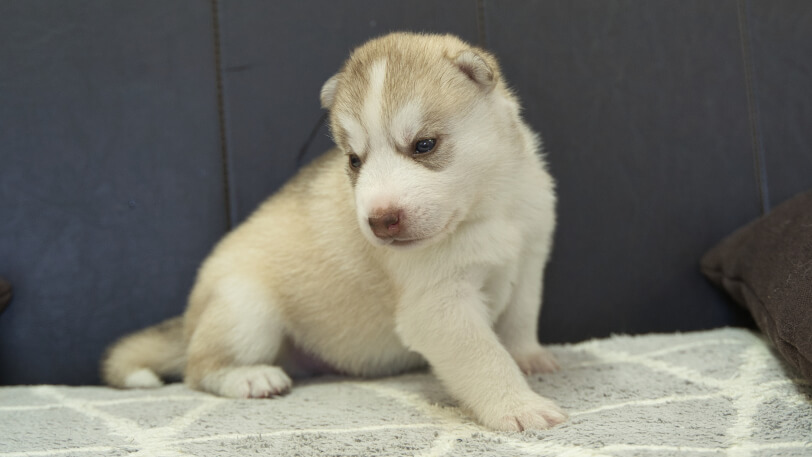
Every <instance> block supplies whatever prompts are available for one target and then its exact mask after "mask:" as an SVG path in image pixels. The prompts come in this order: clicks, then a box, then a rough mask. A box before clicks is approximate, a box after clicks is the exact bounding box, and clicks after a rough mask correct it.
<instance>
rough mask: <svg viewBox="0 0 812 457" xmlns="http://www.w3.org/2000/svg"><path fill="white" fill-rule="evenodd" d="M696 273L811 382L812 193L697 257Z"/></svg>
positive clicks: (749, 225) (797, 196)
mask: <svg viewBox="0 0 812 457" xmlns="http://www.w3.org/2000/svg"><path fill="white" fill-rule="evenodd" d="M701 269H702V272H703V273H704V274H705V275H706V276H707V277H708V278H709V279H710V280H711V281H712V282H714V283H716V284H717V285H719V286H721V287H722V288H724V289H725V290H726V291H727V292H728V293H729V294H730V296H731V297H733V299H734V300H735V301H736V302H738V303H739V304H741V305H743V306H744V307H746V308H747V309H748V310H749V311H750V313H751V314H752V316H753V318H754V319H755V321H756V323H757V324H758V326H759V328H760V329H761V330H762V331H763V332H764V333H765V334H766V335H767V337H768V338H769V339H770V341H772V342H773V344H775V347H776V348H777V349H778V351H779V352H780V353H781V355H783V356H784V357H785V358H786V359H787V361H788V362H789V363H790V365H792V366H793V367H795V368H796V369H797V370H798V371H799V372H801V373H802V374H803V375H804V376H805V377H806V378H807V379H808V380H812V191H808V192H805V193H801V194H799V195H796V196H795V197H793V198H791V199H790V200H788V201H786V202H784V203H783V204H781V205H780V206H778V207H776V208H775V209H774V210H773V211H772V212H770V213H769V214H767V215H765V216H764V217H762V218H760V219H757V220H755V221H753V222H752V223H750V224H748V225H746V226H744V227H742V228H741V229H739V230H737V231H736V232H734V233H733V234H732V235H730V236H729V237H727V238H725V239H724V240H723V241H722V242H720V243H719V244H718V245H717V246H715V247H714V248H713V249H711V250H710V251H709V252H708V253H707V254H706V255H705V256H704V257H703V258H702V260H701Z"/></svg>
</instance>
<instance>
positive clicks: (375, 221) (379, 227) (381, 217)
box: [369, 210, 401, 239]
mask: <svg viewBox="0 0 812 457" xmlns="http://www.w3.org/2000/svg"><path fill="white" fill-rule="evenodd" d="M400 220H401V215H400V211H398V210H387V211H384V212H382V213H377V214H375V215H373V216H371V217H370V218H369V227H370V228H371V229H372V233H374V234H375V236H377V237H378V238H381V239H387V238H392V237H394V236H395V235H397V234H398V233H400Z"/></svg>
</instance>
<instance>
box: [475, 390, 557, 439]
mask: <svg viewBox="0 0 812 457" xmlns="http://www.w3.org/2000/svg"><path fill="white" fill-rule="evenodd" d="M566 420H567V413H565V412H564V411H563V410H562V409H561V408H559V407H558V406H557V405H556V404H555V403H553V402H552V401H551V400H548V399H546V398H544V397H542V396H540V395H537V394H535V393H531V394H528V395H525V396H522V397H521V398H519V399H517V400H515V401H513V402H509V403H507V404H506V405H501V406H499V407H497V408H494V409H493V410H490V411H488V412H487V413H485V414H480V421H481V422H482V424H483V425H485V426H486V427H490V428H492V429H494V430H501V431H505V432H523V431H525V430H545V429H548V428H550V427H554V426H556V425H558V424H560V423H562V422H565V421H566Z"/></svg>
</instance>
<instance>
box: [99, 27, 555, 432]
mask: <svg viewBox="0 0 812 457" xmlns="http://www.w3.org/2000/svg"><path fill="white" fill-rule="evenodd" d="M321 101H322V105H323V106H324V107H325V108H327V109H329V110H330V126H331V131H332V134H333V137H334V139H335V141H336V143H337V145H338V148H337V149H334V150H331V151H328V152H327V153H325V154H324V155H323V156H322V157H320V158H319V159H317V160H315V161H314V162H313V163H311V164H310V165H308V166H307V167H305V168H304V169H302V170H301V171H300V172H299V173H298V174H297V175H296V176H295V177H294V178H293V179H292V180H291V181H290V182H289V183H288V184H287V185H286V186H285V187H284V188H282V189H281V190H280V191H279V192H278V193H276V194H275V195H274V196H272V197H271V198H270V199H268V200H267V201H266V202H265V203H264V204H263V205H262V206H261V207H260V208H259V209H257V211H256V212H255V213H254V214H253V215H252V216H251V217H250V218H249V219H248V220H246V221H245V222H244V223H243V224H242V225H240V226H239V227H238V228H236V229H235V230H234V231H232V232H231V233H229V234H228V235H227V236H226V237H225V238H224V239H223V240H222V241H221V242H220V243H219V244H218V245H217V246H216V248H215V249H214V251H213V252H212V254H211V255H210V256H209V257H208V259H207V260H206V261H205V262H204V264H203V266H202V267H201V268H200V271H199V274H198V277H197V281H196V283H195V285H194V288H193V290H192V292H191V295H190V298H189V304H188V308H187V310H186V312H185V314H184V315H183V317H182V318H176V319H173V320H170V321H167V322H166V323H164V324H160V325H159V326H156V327H152V328H149V329H146V330H143V331H141V332H139V333H135V334H133V335H130V336H127V337H125V338H123V339H122V340H120V341H119V342H117V343H116V344H115V345H114V346H112V347H111V349H110V350H109V352H108V355H107V356H106V358H105V359H104V361H103V363H102V373H103V378H104V379H105V381H106V382H108V383H109V384H111V385H114V386H119V387H150V386H155V385H160V383H161V381H160V380H159V377H163V378H166V377H172V376H182V377H183V379H184V381H185V382H186V383H187V384H188V385H189V386H191V387H193V388H195V389H200V390H204V391H208V392H211V393H214V394H217V395H222V396H227V397H250V398H257V397H271V396H275V395H278V394H282V393H284V392H285V391H287V390H288V389H290V387H291V385H292V383H291V379H290V377H289V376H288V375H289V374H290V375H294V376H298V375H303V374H307V373H308V372H309V371H312V370H311V369H310V368H311V366H310V365H308V364H306V363H302V362H301V360H300V358H299V357H297V356H296V355H295V354H297V353H299V352H305V353H308V354H311V355H314V356H316V357H318V358H319V359H321V360H322V361H324V362H325V363H326V364H327V365H329V366H331V367H333V368H334V369H335V370H337V371H339V372H343V373H347V374H351V375H360V376H382V375H391V374H394V373H399V372H403V371H404V370H409V369H412V368H415V367H419V366H422V365H424V364H425V363H426V362H428V364H429V365H431V367H432V369H433V370H434V372H435V373H436V375H437V376H438V377H439V378H440V379H441V380H442V381H443V383H444V385H445V386H446V387H447V388H448V390H449V391H450V392H451V393H452V394H453V395H454V396H455V397H456V398H457V399H458V400H459V401H460V403H461V404H462V405H463V406H465V407H467V408H468V409H469V410H470V411H471V412H472V414H474V415H475V416H476V417H477V418H478V419H479V420H480V421H481V422H482V423H483V424H484V425H486V426H488V427H491V428H494V429H499V430H524V429H541V428H547V427H549V426H552V425H555V424H557V423H560V422H562V421H564V420H565V415H564V413H563V412H562V411H561V410H560V409H558V408H557V407H556V405H555V404H554V403H553V402H551V401H550V400H547V399H545V398H543V397H541V396H539V395H538V394H536V393H534V392H533V391H532V390H531V389H530V388H529V387H528V385H527V382H526V381H525V379H524V377H523V375H522V371H524V372H525V373H532V372H539V371H550V370H554V369H556V368H557V366H556V363H555V360H554V359H553V357H552V356H551V355H550V354H549V353H548V352H546V351H545V350H544V349H543V348H542V347H541V346H540V345H539V344H538V342H537V340H536V326H537V322H538V316H539V310H540V297H541V287H542V272H543V269H544V265H545V263H546V261H547V258H548V256H549V252H550V246H551V239H552V234H553V229H554V226H555V214H554V206H555V194H554V189H553V187H554V184H553V180H552V178H551V177H550V176H549V174H548V173H547V171H546V169H545V164H544V162H543V159H542V156H541V155H540V144H539V140H538V139H537V137H536V135H535V134H534V133H532V132H531V130H530V129H529V128H528V127H527V125H526V124H525V123H524V122H523V121H522V119H521V116H520V112H519V111H520V108H519V103H518V101H517V99H516V98H515V96H514V95H513V93H512V92H511V91H510V90H509V89H508V88H507V86H506V84H505V82H504V81H503V79H502V76H501V74H500V71H499V67H498V64H497V62H496V60H495V59H494V57H493V56H491V55H490V54H488V53H487V52H485V51H483V50H481V49H478V48H475V47H472V46H470V45H468V44H466V43H464V42H462V41H460V40H459V39H457V38H454V37H451V36H439V35H414V34H391V35H387V36H385V37H382V38H378V39H375V40H372V41H370V42H368V43H367V44H365V45H364V46H362V47H360V48H358V49H357V50H355V51H354V52H353V53H352V55H351V56H350V58H349V59H348V60H347V62H346V63H345V64H344V66H343V67H342V69H341V70H340V71H339V72H338V73H337V74H336V75H335V76H333V77H332V78H330V79H329V80H328V81H327V82H326V83H325V85H324V87H323V89H322V91H321ZM421 140H426V141H433V143H424V145H425V144H431V145H433V148H432V149H431V150H430V151H428V152H425V153H421V152H418V151H417V150H416V147H417V144H418V142H420V141H421Z"/></svg>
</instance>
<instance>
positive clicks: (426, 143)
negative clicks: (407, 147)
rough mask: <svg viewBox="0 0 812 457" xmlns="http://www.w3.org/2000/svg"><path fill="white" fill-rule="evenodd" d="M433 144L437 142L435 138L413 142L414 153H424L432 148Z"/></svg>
mask: <svg viewBox="0 0 812 457" xmlns="http://www.w3.org/2000/svg"><path fill="white" fill-rule="evenodd" d="M435 144H437V140H434V139H425V140H420V141H418V142H417V143H415V144H414V153H415V154H425V153H427V152H429V151H431V150H432V149H434V145H435Z"/></svg>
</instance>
